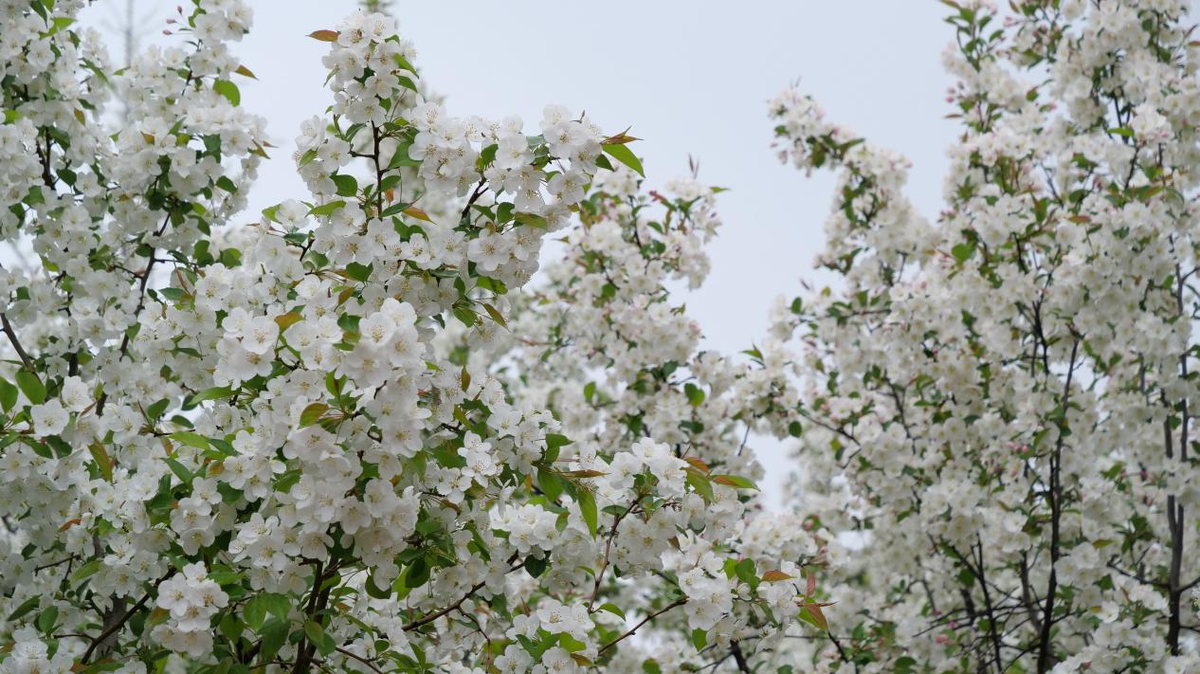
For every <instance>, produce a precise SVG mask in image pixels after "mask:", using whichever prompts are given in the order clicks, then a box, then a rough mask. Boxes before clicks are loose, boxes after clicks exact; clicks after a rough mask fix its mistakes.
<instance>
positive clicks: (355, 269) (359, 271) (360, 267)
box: [346, 262, 374, 283]
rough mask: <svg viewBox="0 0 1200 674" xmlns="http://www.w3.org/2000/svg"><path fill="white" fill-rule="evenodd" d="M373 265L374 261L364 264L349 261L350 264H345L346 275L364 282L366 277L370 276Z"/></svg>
mask: <svg viewBox="0 0 1200 674" xmlns="http://www.w3.org/2000/svg"><path fill="white" fill-rule="evenodd" d="M373 266H374V263H372V264H369V265H366V264H360V263H358V262H351V263H350V264H348V265H346V276H349V277H350V278H351V279H353V280H355V281H358V282H359V283H366V282H367V279H369V278H371V271H372V267H373Z"/></svg>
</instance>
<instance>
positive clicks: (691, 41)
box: [87, 0, 955, 500]
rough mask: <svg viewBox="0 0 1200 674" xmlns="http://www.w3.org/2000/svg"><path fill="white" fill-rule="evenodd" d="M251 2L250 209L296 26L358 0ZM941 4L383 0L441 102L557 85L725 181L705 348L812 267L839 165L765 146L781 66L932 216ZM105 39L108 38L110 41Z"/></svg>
mask: <svg viewBox="0 0 1200 674" xmlns="http://www.w3.org/2000/svg"><path fill="white" fill-rule="evenodd" d="M251 4H252V6H253V7H254V11H255V17H254V30H253V32H252V33H251V34H250V35H249V36H247V38H246V39H245V40H244V42H243V43H242V44H241V45H240V47H239V48H238V53H239V54H240V55H241V58H242V61H243V63H244V64H245V65H246V66H247V67H249V68H250V69H251V70H253V71H254V73H255V74H256V75H257V76H258V80H257V81H245V82H243V83H241V84H240V86H241V90H242V105H243V106H244V107H247V108H248V109H250V110H252V111H254V112H257V113H259V114H261V115H263V116H265V117H266V118H267V119H268V120H269V122H270V126H269V131H270V133H271V137H272V142H274V144H275V145H278V146H279V147H278V149H276V150H274V151H273V154H272V156H273V159H272V161H270V162H268V163H267V164H266V166H264V168H263V169H262V171H261V175H260V178H259V180H258V183H257V184H256V185H255V187H254V192H253V197H252V198H251V210H250V211H249V213H248V215H251V216H253V215H254V214H257V212H258V210H259V209H261V208H263V207H264V206H267V205H270V204H274V203H278V202H280V201H282V200H284V199H288V198H303V197H305V196H307V192H306V190H305V189H304V186H303V184H302V183H301V181H300V180H299V179H298V178H297V177H296V175H295V172H294V170H293V164H292V160H291V153H292V148H293V142H292V139H293V138H294V137H295V136H296V135H297V133H298V130H299V125H300V122H301V120H303V119H306V118H308V117H310V116H312V115H317V114H321V113H322V111H324V109H325V108H326V106H327V105H329V103H330V101H331V98H330V95H329V93H328V91H327V90H326V89H324V88H323V81H324V71H323V69H322V66H321V62H320V60H321V56H322V55H323V54H324V53H325V52H326V50H327V45H326V44H324V43H321V42H317V41H315V40H312V39H309V38H307V37H305V35H306V34H307V33H309V32H312V31H313V30H317V29H321V28H331V29H332V28H335V27H336V26H337V24H338V23H339V21H340V19H341V18H342V17H343V16H344V15H345V14H347V13H348V12H350V11H352V10H353V8H354V7H355V3H354V2H353V1H352V0H254V2H252V3H251ZM124 5H125V1H124V0H102V1H101V2H98V3H97V4H96V6H94V7H93V8H91V9H88V10H87V19H88V21H89V22H90V23H93V24H95V25H101V24H107V23H110V22H111V20H112V18H115V17H116V16H118V15H119V14H120V13H121V12H122V11H123V9H122V8H123V7H124ZM139 5H140V6H141V7H144V8H156V9H157V10H158V11H159V12H161V13H160V14H159V16H158V18H157V19H156V20H154V21H152V22H151V25H150V27H149V28H150V30H149V31H148V34H149V35H151V36H153V35H154V34H157V33H159V32H160V31H161V30H162V28H164V27H166V26H165V24H163V23H162V21H163V20H164V19H165V18H166V17H167V16H168V14H167V12H169V11H173V5H174V3H166V2H162V0H140V1H139ZM168 7H169V9H168ZM946 9H947V8H946V7H945V6H944V5H942V4H940V3H938V2H936V1H935V0H836V1H831V0H793V1H790V2H783V1H774V2H770V1H766V0H743V1H741V2H736V3H731V2H715V1H711V0H692V1H690V2H683V1H679V0H673V1H659V2H653V1H648V0H641V1H640V2H634V1H632V0H606V1H605V2H603V3H583V2H563V1H562V0H557V1H556V0H513V1H510V2H503V3H500V2H462V1H454V2H452V1H448V0H443V1H441V2H428V1H426V2H413V1H411V0H398V1H397V2H395V3H394V13H395V15H396V16H397V17H398V22H399V29H400V32H401V34H402V35H404V36H405V37H407V38H409V39H411V40H413V41H414V42H415V43H416V46H417V49H418V50H419V55H418V59H417V62H416V65H417V67H418V69H419V70H420V71H421V75H422V77H423V78H424V79H425V80H426V82H427V83H428V84H430V85H431V86H432V87H433V88H434V89H435V90H436V91H438V92H439V93H441V94H443V95H445V97H446V105H447V107H448V109H449V110H450V112H451V113H452V114H457V115H469V114H478V115H481V116H484V117H495V118H499V117H502V116H505V115H509V114H514V113H515V114H519V115H521V116H522V118H524V119H525V121H526V124H527V125H529V126H533V125H536V123H537V121H538V120H540V119H541V111H542V107H543V106H544V105H545V104H546V103H561V104H564V105H567V106H569V107H571V108H572V109H574V110H577V111H578V110H586V111H587V112H588V114H589V116H591V117H592V118H593V119H594V120H596V121H597V123H599V124H601V125H602V126H603V127H604V128H605V129H606V130H607V131H611V132H612V133H616V132H618V131H621V130H623V129H625V128H626V127H627V126H632V131H631V134H632V135H635V136H637V137H639V138H642V139H644V140H643V141H641V142H638V143H636V144H635V145H633V146H631V147H633V149H634V150H635V151H636V152H637V153H638V154H639V155H640V156H642V157H643V158H644V164H645V168H646V172H647V175H648V176H649V179H650V182H651V184H658V185H661V184H662V183H664V182H665V181H667V180H668V179H670V178H672V177H675V176H679V175H683V174H685V173H686V171H687V157H688V155H689V153H690V154H691V155H693V156H695V157H697V158H698V159H699V161H700V177H701V179H702V180H704V181H706V182H709V183H711V184H714V185H720V186H723V187H728V188H730V190H731V191H729V192H727V193H724V194H722V195H721V201H720V210H721V213H722V216H723V220H724V223H725V225H724V229H723V230H721V232H720V236H719V238H718V239H717V241H716V242H715V243H714V244H713V245H712V247H711V250H710V253H711V256H712V262H713V271H712V274H711V275H710V277H709V279H708V282H707V284H706V285H705V287H704V288H703V289H701V290H700V291H698V292H695V293H693V294H692V296H691V297H690V298H689V299H688V300H687V302H688V309H689V312H690V313H691V315H692V316H694V317H695V318H696V319H697V320H698V321H699V322H700V324H701V325H702V326H703V328H704V331H705V334H706V335H707V343H706V346H705V347H704V348H712V349H716V350H719V351H722V352H726V353H731V352H736V351H740V350H742V349H745V348H748V347H749V346H750V344H751V342H752V341H753V340H755V339H756V338H757V336H759V335H761V334H763V333H764V332H765V329H766V325H767V313H768V310H769V308H770V306H771V303H772V301H773V299H774V297H775V296H777V295H779V294H786V295H788V296H792V295H794V294H796V291H797V290H798V288H799V283H798V281H799V279H801V278H808V279H810V280H814V279H816V280H820V277H818V276H817V275H816V274H815V273H814V272H813V270H812V259H813V256H814V254H815V253H816V251H817V250H818V249H819V248H820V245H821V241H822V238H823V223H824V220H825V215H826V214H827V213H828V211H829V208H830V204H831V203H832V199H833V194H832V185H833V180H832V178H831V177H830V176H829V175H828V174H819V175H816V176H814V177H813V178H811V179H805V178H804V176H803V174H801V173H799V172H797V171H795V170H794V169H791V168H789V167H786V166H783V165H781V164H779V163H778V161H777V160H776V158H775V156H774V155H773V153H772V152H771V151H770V149H769V143H770V140H771V133H772V132H771V127H772V125H771V123H770V122H769V121H768V120H767V118H766V103H767V101H768V100H769V99H770V98H772V97H773V96H774V95H775V94H776V93H777V92H778V91H780V90H781V89H783V88H784V87H785V86H787V85H788V84H789V83H790V82H793V81H796V80H799V81H800V83H801V87H802V88H803V89H804V90H806V91H807V92H809V93H812V94H813V95H815V96H816V97H817V99H818V100H820V101H821V103H822V104H823V105H824V107H825V109H826V111H827V113H828V115H829V117H830V118H831V119H834V120H837V121H839V122H841V123H843V124H846V125H848V126H850V127H851V128H853V129H855V130H856V131H858V132H859V133H860V134H861V135H863V136H865V137H867V138H869V139H871V140H872V141H873V142H875V143H877V144H880V145H883V146H887V147H890V148H893V149H895V150H897V151H899V152H901V153H903V154H904V155H905V156H907V157H908V158H909V159H910V160H911V161H912V162H913V169H912V175H911V181H910V186H909V187H910V189H909V196H910V198H911V199H912V200H913V202H914V203H915V204H916V205H917V207H918V208H919V209H920V210H921V211H922V212H923V213H925V215H926V216H927V217H930V218H933V217H936V214H937V209H938V207H939V204H940V202H941V185H942V176H943V174H944V171H945V168H946V164H947V162H946V159H945V148H946V146H947V145H948V144H949V143H951V142H952V141H953V139H954V133H955V125H954V124H953V122H951V121H948V120H945V119H944V116H945V115H946V114H947V113H948V112H950V110H949V108H948V106H947V104H946V103H945V93H946V88H947V87H948V86H949V85H950V84H951V82H950V80H949V79H948V78H947V77H946V75H945V74H944V73H943V72H942V68H941V64H940V54H941V52H942V49H943V48H944V46H945V45H946V44H948V42H949V40H950V39H951V38H952V37H953V34H952V32H951V31H952V29H951V28H950V26H948V25H946V24H945V23H943V22H942V20H941V18H942V16H943V15H944V14H945V12H946ZM114 38H115V36H114ZM157 39H162V38H161V36H158V38H157ZM110 51H111V53H112V54H113V56H114V57H116V58H120V51H121V50H120V47H119V45H118V43H116V42H114V43H113V44H112V46H111V47H110ZM756 444H757V450H758V451H759V455H760V457H761V458H762V460H763V461H764V463H765V464H766V465H767V468H768V477H767V479H766V480H765V481H764V485H763V487H764V489H765V490H766V491H767V492H768V494H769V495H770V496H772V500H774V499H776V498H777V497H778V494H779V493H780V491H781V484H782V483H783V481H784V480H785V479H786V478H787V474H788V473H789V472H790V471H791V470H793V469H794V466H793V465H792V463H791V462H790V461H788V460H787V459H786V455H785V452H784V450H783V449H782V447H781V446H780V445H778V444H777V443H774V442H773V441H765V440H762V441H759V442H758V443H756Z"/></svg>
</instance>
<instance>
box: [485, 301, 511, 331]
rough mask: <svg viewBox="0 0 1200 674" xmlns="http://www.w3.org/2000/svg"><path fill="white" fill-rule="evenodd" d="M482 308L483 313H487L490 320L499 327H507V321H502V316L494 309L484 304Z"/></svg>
mask: <svg viewBox="0 0 1200 674" xmlns="http://www.w3.org/2000/svg"><path fill="white" fill-rule="evenodd" d="M483 308H484V310H485V311H487V313H488V316H491V317H492V320H493V321H495V322H496V323H497V324H498V325H499V326H500V327H502V328H507V327H508V321H506V320H504V315H503V314H501V313H500V312H499V311H498V310H497V309H496V307H493V306H492V305H490V304H484V305H483Z"/></svg>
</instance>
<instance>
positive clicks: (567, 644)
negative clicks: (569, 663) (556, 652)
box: [558, 632, 587, 653]
mask: <svg viewBox="0 0 1200 674" xmlns="http://www.w3.org/2000/svg"><path fill="white" fill-rule="evenodd" d="M558 644H559V645H560V646H562V647H563V649H564V650H566V651H567V652H568V653H577V652H579V651H582V650H584V649H585V648H587V644H585V643H583V642H582V641H580V640H578V639H576V638H575V637H573V636H571V635H570V634H567V633H566V632H559V633H558Z"/></svg>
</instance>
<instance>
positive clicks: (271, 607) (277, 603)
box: [259, 592, 292, 620]
mask: <svg viewBox="0 0 1200 674" xmlns="http://www.w3.org/2000/svg"><path fill="white" fill-rule="evenodd" d="M259 596H261V597H262V598H263V600H264V601H265V602H266V604H267V611H269V612H270V613H271V615H273V616H275V617H277V618H279V619H280V620H287V617H288V614H289V613H291V611H292V602H291V601H289V600H288V598H287V597H286V596H284V595H282V594H278V593H276V592H268V593H266V594H262V595H259Z"/></svg>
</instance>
